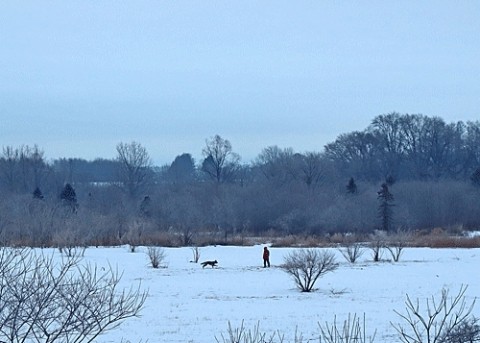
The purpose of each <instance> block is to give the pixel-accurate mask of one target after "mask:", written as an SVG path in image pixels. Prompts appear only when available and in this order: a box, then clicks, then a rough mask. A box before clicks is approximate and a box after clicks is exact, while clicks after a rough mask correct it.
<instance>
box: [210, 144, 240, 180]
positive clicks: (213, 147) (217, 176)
mask: <svg viewBox="0 0 480 343" xmlns="http://www.w3.org/2000/svg"><path fill="white" fill-rule="evenodd" d="M202 153H203V156H204V157H205V159H204V160H203V164H202V171H203V172H205V173H206V174H207V175H208V176H209V177H210V178H211V179H212V180H214V181H215V182H217V183H221V182H225V181H231V180H232V179H233V177H234V175H235V172H236V171H237V169H238V168H239V167H240V164H239V162H240V156H239V155H238V154H237V153H234V152H233V151H232V144H230V142H229V141H228V140H227V139H223V138H222V137H220V136H219V135H215V137H213V138H211V139H209V140H208V139H207V140H206V145H205V148H204V149H203V151H202Z"/></svg>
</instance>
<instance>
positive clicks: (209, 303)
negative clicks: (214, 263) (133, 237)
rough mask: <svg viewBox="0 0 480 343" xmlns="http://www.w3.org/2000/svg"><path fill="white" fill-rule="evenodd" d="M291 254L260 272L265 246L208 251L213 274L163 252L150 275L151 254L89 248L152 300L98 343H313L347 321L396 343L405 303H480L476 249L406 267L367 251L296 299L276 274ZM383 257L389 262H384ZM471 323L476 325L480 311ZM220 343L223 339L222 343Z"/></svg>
mask: <svg viewBox="0 0 480 343" xmlns="http://www.w3.org/2000/svg"><path fill="white" fill-rule="evenodd" d="M291 250H292V248H271V249H270V251H271V262H272V267H271V268H263V267H262V251H263V246H253V247H224V246H216V247H213V246H212V247H203V248H200V253H201V257H200V261H204V260H214V259H217V260H218V262H219V265H218V267H217V268H210V267H206V268H202V267H201V265H200V264H196V263H191V262H190V260H192V259H193V252H192V250H191V248H165V253H166V262H167V264H168V267H167V268H161V269H154V268H152V267H151V266H150V265H149V259H148V256H147V254H146V249H145V248H142V247H140V248H138V249H137V252H135V253H131V252H130V251H129V250H128V248H127V247H115V248H88V249H87V250H86V252H85V260H86V261H89V262H94V263H96V264H97V265H98V266H106V265H107V264H110V265H112V266H113V267H118V269H119V270H120V271H123V272H124V275H123V278H122V284H123V285H124V286H125V287H129V286H130V285H132V284H137V283H138V282H141V284H142V287H143V288H146V289H148V291H149V297H148V299H147V301H146V304H145V307H144V309H143V311H142V315H141V317H140V318H132V319H128V320H127V321H125V322H124V323H123V324H122V325H121V326H120V327H119V328H117V329H115V330H113V331H110V332H108V333H106V334H105V335H103V336H101V338H100V339H98V342H101V343H107V342H108V343H110V342H112V343H113V342H115V343H119V342H120V341H121V340H122V339H123V340H124V341H130V342H131V343H137V342H150V343H154V342H182V343H186V342H194V343H207V342H208V343H212V342H215V337H217V338H221V334H224V335H226V333H227V329H228V322H230V323H231V324H232V326H233V327H239V326H240V325H241V323H242V321H244V324H245V327H246V328H248V329H253V327H254V326H255V325H256V324H259V326H260V330H261V331H262V332H267V333H269V334H270V333H273V332H276V331H280V332H281V333H283V334H284V335H285V341H286V342H292V341H293V337H294V333H295V329H297V330H298V332H301V333H302V334H303V339H304V342H305V341H308V339H316V341H317V342H318V336H319V329H318V323H322V324H325V323H326V322H328V323H332V322H333V320H334V318H335V316H336V320H337V323H339V322H341V323H343V320H345V319H347V317H348V315H349V314H354V313H356V314H357V316H360V317H361V318H362V319H363V316H364V315H365V318H366V331H367V335H369V334H373V332H374V330H375V329H376V330H377V335H376V339H375V342H398V341H399V340H398V339H397V336H396V331H395V330H394V328H393V327H392V326H391V323H390V322H395V323H401V319H400V317H399V316H398V315H397V314H395V313H394V310H397V311H400V312H402V313H405V300H406V295H407V294H408V295H409V296H410V298H412V299H417V298H418V299H420V304H421V306H423V305H424V304H425V301H426V299H427V298H430V299H431V297H432V296H434V297H436V298H438V297H439V295H440V292H441V290H442V288H448V289H449V290H450V294H451V295H452V296H453V295H456V294H457V293H458V290H459V289H460V287H461V285H468V289H467V291H466V296H467V300H468V303H470V302H471V301H473V299H474V298H475V297H478V296H480V277H479V267H480V249H428V248H410V249H408V248H407V249H405V250H404V253H403V255H402V258H401V259H400V262H398V263H393V262H387V261H385V262H379V263H374V262H372V261H371V252H370V251H369V250H366V251H365V253H364V254H363V255H362V257H361V258H360V261H359V262H357V263H356V264H353V265H352V264H350V263H348V262H347V261H346V260H345V259H344V258H343V257H342V256H341V254H340V252H339V251H337V250H335V249H333V250H332V251H333V252H335V254H336V255H337V262H339V264H340V266H339V268H338V269H337V270H336V271H334V272H332V273H329V274H326V275H325V276H323V277H322V278H321V279H319V280H318V282H317V284H316V287H317V288H318V290H317V291H316V292H313V293H301V292H299V291H298V290H297V289H296V287H295V284H294V282H293V280H292V279H291V278H290V276H289V275H288V274H286V273H285V272H284V271H282V269H280V268H279V267H278V266H279V265H280V264H281V263H282V262H283V256H284V255H285V254H286V253H288V252H290V251H291ZM388 257H389V256H387V255H386V254H384V258H388ZM473 314H474V315H475V316H477V317H479V316H480V304H479V305H477V306H476V307H475V308H474V310H473ZM220 340H221V339H220Z"/></svg>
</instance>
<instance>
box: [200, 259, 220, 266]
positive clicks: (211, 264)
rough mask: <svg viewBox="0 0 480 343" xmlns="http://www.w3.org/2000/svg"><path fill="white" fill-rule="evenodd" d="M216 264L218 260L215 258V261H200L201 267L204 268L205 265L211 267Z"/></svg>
mask: <svg viewBox="0 0 480 343" xmlns="http://www.w3.org/2000/svg"><path fill="white" fill-rule="evenodd" d="M217 264H218V261H217V260H215V261H205V262H202V263H201V265H202V268H205V267H206V266H212V268H213V267H216V266H217Z"/></svg>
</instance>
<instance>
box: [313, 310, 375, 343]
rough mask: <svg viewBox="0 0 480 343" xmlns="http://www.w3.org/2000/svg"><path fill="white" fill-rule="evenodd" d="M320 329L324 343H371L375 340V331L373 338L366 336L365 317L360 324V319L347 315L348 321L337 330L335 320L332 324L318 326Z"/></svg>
mask: <svg viewBox="0 0 480 343" xmlns="http://www.w3.org/2000/svg"><path fill="white" fill-rule="evenodd" d="M318 326H319V327H320V333H321V337H322V340H321V341H322V342H323V341H325V342H326V343H366V342H370V343H373V341H374V340H375V335H376V331H375V332H374V333H373V336H370V337H368V339H367V335H366V325H365V315H364V316H363V322H362V323H360V318H358V317H357V316H356V314H354V315H353V318H352V317H351V315H348V319H347V320H345V321H344V322H343V326H342V327H341V328H339V326H338V325H337V318H336V317H335V319H334V320H333V324H328V323H325V325H321V324H320V323H319V324H318Z"/></svg>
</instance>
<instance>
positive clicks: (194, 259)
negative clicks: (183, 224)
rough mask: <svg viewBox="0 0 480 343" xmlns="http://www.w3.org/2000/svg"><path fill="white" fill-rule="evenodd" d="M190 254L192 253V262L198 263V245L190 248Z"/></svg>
mask: <svg viewBox="0 0 480 343" xmlns="http://www.w3.org/2000/svg"><path fill="white" fill-rule="evenodd" d="M192 254H193V260H192V262H193V263H198V260H200V248H199V247H193V248H192Z"/></svg>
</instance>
